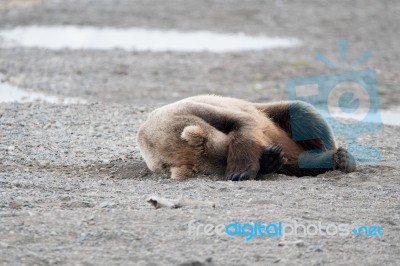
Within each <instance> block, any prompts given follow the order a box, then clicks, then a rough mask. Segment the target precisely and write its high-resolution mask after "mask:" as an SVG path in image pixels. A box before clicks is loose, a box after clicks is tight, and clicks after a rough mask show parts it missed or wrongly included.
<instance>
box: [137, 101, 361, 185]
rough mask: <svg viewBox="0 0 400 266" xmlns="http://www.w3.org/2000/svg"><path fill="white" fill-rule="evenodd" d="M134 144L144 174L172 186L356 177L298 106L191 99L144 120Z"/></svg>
mask: <svg viewBox="0 0 400 266" xmlns="http://www.w3.org/2000/svg"><path fill="white" fill-rule="evenodd" d="M137 142H138V144H139V148H140V152H141V154H142V156H143V158H144V160H145V161H146V164H147V166H148V167H149V169H150V170H152V171H154V172H156V173H168V172H169V173H170V174H171V178H173V179H185V178H188V177H191V176H193V175H194V174H196V173H204V174H225V179H226V180H233V181H240V180H248V179H254V178H256V176H257V175H258V174H267V173H272V172H278V173H284V174H288V175H296V176H304V175H313V176H314V175H318V174H320V173H324V172H326V171H329V170H334V169H338V170H341V171H344V172H351V171H354V170H355V162H354V159H353V158H352V157H351V155H350V154H348V153H347V151H346V150H345V149H343V148H336V145H335V141H334V139H333V135H332V133H331V129H330V128H329V126H328V124H327V123H326V122H325V120H324V119H323V118H322V117H321V116H320V115H319V114H318V112H317V111H316V110H315V109H314V108H313V107H312V106H311V105H309V104H307V103H304V102H301V101H293V102H276V103H267V104H260V103H251V102H247V101H244V100H239V99H234V98H227V97H220V96H214V95H201V96H195V97H190V98H186V99H183V100H181V101H178V102H175V103H172V104H169V105H166V106H163V107H161V108H158V109H156V110H154V111H153V112H151V113H150V114H149V116H148V118H147V121H146V122H145V123H144V124H143V125H142V126H141V127H140V129H139V131H138V135H137Z"/></svg>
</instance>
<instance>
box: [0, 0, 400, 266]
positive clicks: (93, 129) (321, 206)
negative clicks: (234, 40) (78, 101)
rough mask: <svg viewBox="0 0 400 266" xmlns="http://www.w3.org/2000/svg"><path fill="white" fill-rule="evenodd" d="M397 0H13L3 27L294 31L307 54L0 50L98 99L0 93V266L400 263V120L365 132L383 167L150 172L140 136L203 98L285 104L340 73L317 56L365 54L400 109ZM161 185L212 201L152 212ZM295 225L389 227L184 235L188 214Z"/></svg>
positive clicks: (26, 68)
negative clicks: (310, 80) (294, 84)
mask: <svg viewBox="0 0 400 266" xmlns="http://www.w3.org/2000/svg"><path fill="white" fill-rule="evenodd" d="M399 23H400V4H399V3H398V2H397V1H385V2H384V3H379V2H377V1H336V2H331V1H318V3H317V2H315V1H297V2H291V1H290V2H289V1H233V0H232V1H194V0H193V1H152V2H151V4H150V3H149V1H128V0H121V1H109V0H96V1H89V0H83V1H72V0H69V1H40V0H37V1H34V0H30V1H17V0H5V2H4V3H2V4H0V26H1V28H9V27H15V26H19V25H37V24H39V25H64V24H73V25H91V26H113V27H147V28H161V29H170V28H173V29H179V30H183V31H189V30H203V29H206V30H214V31H218V32H233V33H235V32H245V33H247V34H249V35H257V34H264V35H268V36H290V37H297V38H299V39H301V40H302V41H303V42H304V44H303V45H302V46H300V47H297V48H291V49H275V50H266V51H258V52H240V53H227V54H211V53H206V52H204V53H172V52H164V53H156V54H155V53H150V52H140V53H139V52H126V51H123V50H118V49H114V50H110V51H92V50H84V51H83V50H82V51H79V50H78V51H77V50H61V51H49V50H43V49H26V48H18V47H15V48H9V49H0V79H1V81H5V82H8V83H10V84H12V85H14V86H18V87H20V88H24V89H26V90H28V91H41V92H45V93H49V94H56V95H62V96H72V97H81V98H84V99H87V100H88V101H89V104H87V105H67V106H62V105H50V104H44V103H25V104H19V103H0V184H1V185H0V193H1V194H0V195H1V197H0V264H4V265H57V264H58V265H120V264H121V265H266V264H277V265H280V264H282V265H288V264H303V265H310V264H311V265H322V264H335V265H336V264H339V265H344V264H346V265H376V264H385V265H386V264H387V265H396V264H398V261H399V260H400V255H399V254H400V243H399V242H400V228H399V225H400V204H399V202H400V201H399V199H400V179H399V178H400V175H399V170H400V169H399V166H398V162H397V159H398V157H399V152H398V150H399V147H400V141H399V137H398V135H399V133H398V132H399V127H396V126H387V125H385V126H384V127H383V130H382V132H379V133H377V134H370V135H366V136H363V137H362V141H363V142H365V143H368V144H370V145H374V146H375V147H377V148H379V149H380V151H381V153H382V160H381V162H379V163H378V164H363V165H361V166H360V167H359V168H358V171H357V172H355V173H350V174H343V173H341V172H330V173H327V174H324V175H320V176H318V177H315V178H312V177H305V178H293V177H288V176H283V175H270V176H266V177H265V179H264V180H260V181H246V182H225V181H221V177H220V176H200V177H198V178H195V179H190V180H187V181H183V182H177V181H172V180H169V179H168V177H167V176H162V175H156V174H153V173H151V172H150V171H149V170H148V169H147V168H146V165H145V163H144V161H143V160H142V159H141V157H140V154H139V151H138V148H137V145H136V141H135V134H136V132H137V129H138V127H139V125H140V124H141V123H142V122H143V121H144V119H145V118H146V115H147V113H148V112H149V111H151V110H152V109H154V108H155V107H157V106H160V105H162V104H165V103H169V102H173V101H175V100H178V99H181V98H183V97H186V96H191V95H196V94H201V93H216V94H221V95H228V96H234V97H240V98H244V99H248V100H252V101H271V100H284V99H286V96H285V90H284V89H285V81H286V80H287V79H288V78H292V77H301V76H305V75H317V74H321V73H330V72H331V71H332V70H330V69H326V67H325V66H323V65H322V64H321V63H319V62H317V61H316V60H315V59H314V55H315V53H316V52H317V51H323V52H324V53H326V54H327V55H328V56H329V57H332V58H339V51H338V47H337V40H338V38H341V37H343V38H346V39H348V40H349V43H350V45H349V51H348V57H349V58H352V59H354V58H356V57H357V56H358V55H360V54H361V53H362V52H363V51H364V50H366V49H367V48H370V49H372V50H373V52H374V57H373V58H372V59H371V60H369V61H368V62H366V64H364V65H363V67H371V68H374V69H375V70H376V71H377V73H378V83H379V96H380V102H381V108H382V109H393V108H395V107H398V106H399V103H400V98H399V94H398V93H396V91H397V88H398V87H399V85H400V75H399V73H400V72H399V70H400V63H399V59H400V56H399V55H400V53H399V48H398V45H397V44H398V42H399V36H400V32H399V31H400V28H399V27H398V26H397V25H399ZM150 195H159V196H163V197H166V198H179V197H183V198H185V199H191V200H205V201H211V202H215V208H212V207H210V206H203V207H193V206H184V207H182V208H179V209H168V208H161V209H154V208H153V207H152V206H151V205H150V204H148V203H147V202H146V199H147V197H148V196H150ZM192 220H194V222H193V223H194V224H195V225H196V226H200V225H201V224H208V223H209V224H213V225H215V226H216V225H218V224H223V225H227V224H229V223H231V222H233V221H239V222H241V223H247V222H256V221H259V220H262V221H263V222H266V223H268V222H278V221H293V220H296V221H297V222H301V223H305V224H307V223H317V222H321V223H322V224H328V223H335V224H358V225H368V226H371V225H380V226H381V227H383V228H384V231H383V232H384V235H383V236H374V237H373V236H369V237H368V236H354V235H353V234H350V235H349V236H346V237H343V236H326V235H325V236H322V235H317V236H307V237H303V236H289V237H287V238H286V239H282V237H256V238H254V239H252V240H250V241H246V240H245V239H244V237H239V236H236V237H229V236H227V235H217V234H214V235H211V236H208V235H206V234H199V235H198V236H195V235H194V234H190V235H189V232H190V231H189V223H190V221H192Z"/></svg>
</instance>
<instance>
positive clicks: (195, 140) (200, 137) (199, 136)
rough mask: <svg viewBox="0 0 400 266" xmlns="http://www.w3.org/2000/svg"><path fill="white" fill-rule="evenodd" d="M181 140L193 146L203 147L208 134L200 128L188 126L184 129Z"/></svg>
mask: <svg viewBox="0 0 400 266" xmlns="http://www.w3.org/2000/svg"><path fill="white" fill-rule="evenodd" d="M181 138H182V139H183V140H186V141H187V142H188V143H189V145H191V146H202V145H203V144H204V142H205V141H206V139H207V133H206V131H205V130H204V129H203V128H201V127H200V126H187V127H185V128H184V129H183V131H182V134H181Z"/></svg>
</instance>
